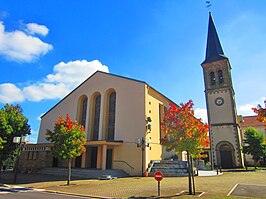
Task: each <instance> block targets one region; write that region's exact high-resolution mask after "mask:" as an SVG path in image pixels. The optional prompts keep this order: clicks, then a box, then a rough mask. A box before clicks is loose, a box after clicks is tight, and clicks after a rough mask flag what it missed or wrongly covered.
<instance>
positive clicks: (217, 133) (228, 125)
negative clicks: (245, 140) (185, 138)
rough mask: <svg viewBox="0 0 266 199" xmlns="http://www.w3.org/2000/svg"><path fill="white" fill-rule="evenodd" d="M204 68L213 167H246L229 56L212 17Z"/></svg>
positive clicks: (210, 18)
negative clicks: (222, 44) (223, 47)
mask: <svg viewBox="0 0 266 199" xmlns="http://www.w3.org/2000/svg"><path fill="white" fill-rule="evenodd" d="M201 65H202V68H203V75H204V83H205V98H206V105H207V114H208V124H209V125H210V132H209V136H210V143H211V144H210V145H211V157H210V158H211V162H212V165H213V166H214V165H216V166H221V167H222V168H233V167H242V166H243V165H244V164H243V154H242V152H241V143H242V141H241V136H240V125H239V122H238V118H237V110H236V104H235V92H234V89H233V82H232V78H231V65H230V62H229V59H228V58H227V57H226V56H225V54H224V52H223V49H222V46H221V43H220V40H219V37H218V34H217V31H216V28H215V25H214V22H213V18H212V15H211V13H210V14H209V27H208V37H207V49H206V56H205V60H204V62H203V63H202V64H201Z"/></svg>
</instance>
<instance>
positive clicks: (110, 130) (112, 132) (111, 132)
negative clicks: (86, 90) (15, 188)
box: [107, 91, 116, 140]
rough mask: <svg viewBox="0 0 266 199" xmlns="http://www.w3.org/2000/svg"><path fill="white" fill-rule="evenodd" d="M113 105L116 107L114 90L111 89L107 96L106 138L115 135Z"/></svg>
mask: <svg viewBox="0 0 266 199" xmlns="http://www.w3.org/2000/svg"><path fill="white" fill-rule="evenodd" d="M115 107H116V92H115V91H113V92H111V93H110V94H109V97H108V108H109V110H108V130H107V139H108V140H114V135H115Z"/></svg>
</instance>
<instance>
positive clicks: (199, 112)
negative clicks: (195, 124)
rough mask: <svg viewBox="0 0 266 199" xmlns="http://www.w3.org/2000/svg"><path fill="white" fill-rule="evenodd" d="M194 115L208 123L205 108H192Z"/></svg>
mask: <svg viewBox="0 0 266 199" xmlns="http://www.w3.org/2000/svg"><path fill="white" fill-rule="evenodd" d="M194 115H195V117H196V118H201V119H202V121H203V122H205V123H208V116H207V109H204V108H196V109H195V110H194Z"/></svg>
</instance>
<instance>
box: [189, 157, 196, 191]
mask: <svg viewBox="0 0 266 199" xmlns="http://www.w3.org/2000/svg"><path fill="white" fill-rule="evenodd" d="M190 167H191V169H190V170H191V173H192V186H193V195H196V191H195V180H194V171H193V158H192V157H190Z"/></svg>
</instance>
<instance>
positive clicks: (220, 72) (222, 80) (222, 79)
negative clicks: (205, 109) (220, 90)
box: [218, 70, 224, 84]
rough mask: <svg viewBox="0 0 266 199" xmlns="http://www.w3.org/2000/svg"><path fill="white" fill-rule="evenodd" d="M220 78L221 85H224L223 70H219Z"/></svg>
mask: <svg viewBox="0 0 266 199" xmlns="http://www.w3.org/2000/svg"><path fill="white" fill-rule="evenodd" d="M218 78H219V84H223V83H224V77H223V71H222V70H218Z"/></svg>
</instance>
